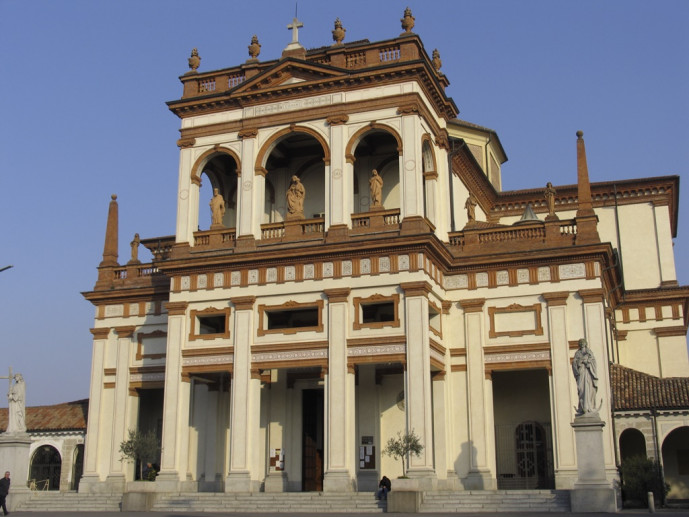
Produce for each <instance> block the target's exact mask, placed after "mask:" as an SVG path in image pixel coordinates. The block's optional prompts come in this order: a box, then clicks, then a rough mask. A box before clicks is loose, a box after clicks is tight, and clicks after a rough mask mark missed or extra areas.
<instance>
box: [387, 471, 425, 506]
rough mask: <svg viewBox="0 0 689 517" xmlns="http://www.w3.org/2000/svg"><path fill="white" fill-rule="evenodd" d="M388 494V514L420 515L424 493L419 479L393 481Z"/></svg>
mask: <svg viewBox="0 0 689 517" xmlns="http://www.w3.org/2000/svg"><path fill="white" fill-rule="evenodd" d="M390 484H391V489H390V492H388V496H387V497H388V499H387V500H388V508H387V510H388V513H418V512H419V508H420V507H421V495H422V492H421V490H420V488H419V480H418V479H407V478H405V479H399V478H397V479H391V480H390Z"/></svg>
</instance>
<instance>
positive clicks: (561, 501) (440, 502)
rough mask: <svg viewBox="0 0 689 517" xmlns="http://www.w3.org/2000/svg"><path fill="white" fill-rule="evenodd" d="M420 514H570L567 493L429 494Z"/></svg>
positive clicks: (495, 492)
mask: <svg viewBox="0 0 689 517" xmlns="http://www.w3.org/2000/svg"><path fill="white" fill-rule="evenodd" d="M420 511H421V512H424V513H443V512H445V513H446V512H457V513H459V512H508V511H524V512H568V511H570V500H569V492H568V491H566V490H532V491H527V490H519V491H513V490H486V491H470V492H426V493H424V496H423V499H422V503H421V508H420Z"/></svg>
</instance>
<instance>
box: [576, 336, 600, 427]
mask: <svg viewBox="0 0 689 517" xmlns="http://www.w3.org/2000/svg"><path fill="white" fill-rule="evenodd" d="M572 372H573V373H574V378H575V379H576V381H577V393H578V395H579V406H578V407H577V408H576V416H582V415H586V414H590V413H597V412H598V409H599V408H597V407H596V393H597V391H598V372H597V369H596V358H595V357H593V352H591V349H590V348H589V346H588V342H587V341H586V340H585V339H580V340H579V350H577V352H576V354H574V361H573V362H572Z"/></svg>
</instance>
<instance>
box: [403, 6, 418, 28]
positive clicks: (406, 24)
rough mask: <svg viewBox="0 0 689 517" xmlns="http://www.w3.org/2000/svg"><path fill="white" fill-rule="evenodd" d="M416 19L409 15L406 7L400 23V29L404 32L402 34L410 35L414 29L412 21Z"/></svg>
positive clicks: (409, 11)
mask: <svg viewBox="0 0 689 517" xmlns="http://www.w3.org/2000/svg"><path fill="white" fill-rule="evenodd" d="M415 20H416V18H414V17H413V16H412V15H411V9H410V8H409V7H407V8H406V9H405V10H404V18H402V19H401V20H400V21H401V22H402V28H403V29H404V32H403V33H402V34H405V33H407V34H410V33H411V30H412V29H413V28H414V21H415Z"/></svg>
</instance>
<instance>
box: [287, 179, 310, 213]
mask: <svg viewBox="0 0 689 517" xmlns="http://www.w3.org/2000/svg"><path fill="white" fill-rule="evenodd" d="M305 197H306V189H305V188H304V185H302V183H301V181H300V180H299V176H296V175H295V176H292V182H291V183H290V186H289V188H288V189H287V192H286V193H285V198H286V199H287V219H304V198H305Z"/></svg>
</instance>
